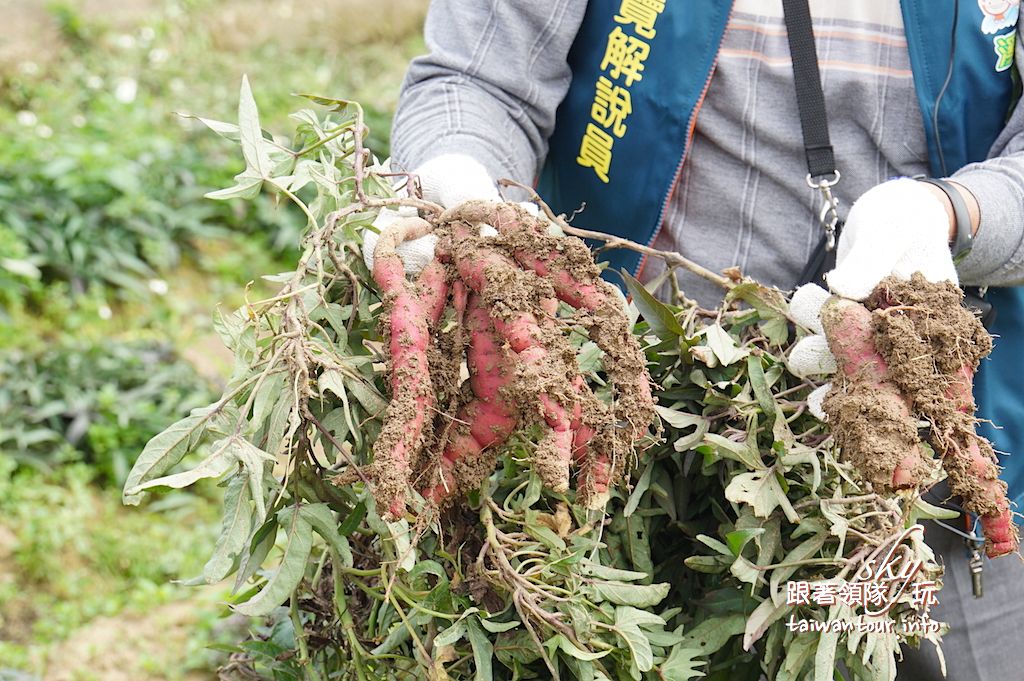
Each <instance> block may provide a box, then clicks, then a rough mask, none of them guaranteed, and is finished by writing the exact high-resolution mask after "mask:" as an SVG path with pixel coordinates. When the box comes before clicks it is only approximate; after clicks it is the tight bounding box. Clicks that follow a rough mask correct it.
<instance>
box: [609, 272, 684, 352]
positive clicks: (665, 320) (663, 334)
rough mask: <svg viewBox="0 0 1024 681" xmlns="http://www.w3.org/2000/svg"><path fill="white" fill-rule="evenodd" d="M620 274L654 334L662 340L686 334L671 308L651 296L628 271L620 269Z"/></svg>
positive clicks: (634, 302)
mask: <svg viewBox="0 0 1024 681" xmlns="http://www.w3.org/2000/svg"><path fill="white" fill-rule="evenodd" d="M621 274H622V279H623V281H625V282H626V288H627V289H628V290H629V294H630V295H631V296H633V304H634V305H636V307H637V309H638V310H640V314H642V315H643V317H644V319H645V320H646V321H647V324H648V325H649V326H650V327H651V331H653V332H654V335H655V336H657V337H658V338H660V339H662V340H669V339H671V338H679V337H680V336H685V335H686V331H685V330H684V329H683V327H682V326H681V325H680V324H679V320H678V319H676V316H675V315H674V314H672V310H670V309H669V308H668V307H667V306H666V305H665V304H664V303H662V302H660V301H658V299H657V298H655V297H654V296H652V295H651V293H650V291H648V290H647V289H646V288H645V287H644V285H643V284H641V283H640V282H639V281H637V280H636V279H634V278H633V277H632V276H631V275H630V274H629V272H626V271H625V270H622V271H621Z"/></svg>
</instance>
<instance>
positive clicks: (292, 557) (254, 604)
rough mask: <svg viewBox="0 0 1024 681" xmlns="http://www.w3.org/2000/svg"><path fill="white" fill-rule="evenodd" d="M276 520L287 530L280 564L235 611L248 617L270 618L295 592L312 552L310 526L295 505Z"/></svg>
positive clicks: (282, 512)
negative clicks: (252, 595) (261, 587)
mask: <svg viewBox="0 0 1024 681" xmlns="http://www.w3.org/2000/svg"><path fill="white" fill-rule="evenodd" d="M278 519H279V521H280V522H281V524H282V525H283V526H285V527H286V528H287V530H286V537H287V539H286V541H285V545H284V556H283V557H282V558H281V564H280V565H279V566H278V568H277V570H276V571H275V572H274V574H273V575H272V576H271V577H270V579H269V580H267V583H266V585H265V586H264V587H263V589H261V590H260V592H259V593H258V594H256V596H254V597H253V598H252V599H250V600H249V601H247V602H245V603H241V604H239V605H236V606H235V608H234V609H235V610H236V611H237V612H240V613H242V614H243V615H247V616H249V617H263V616H264V615H269V614H270V613H271V612H272V611H273V610H274V608H276V607H278V606H279V605H281V603H283V602H284V601H285V600H286V599H287V598H288V597H289V596H290V595H291V593H292V592H293V591H295V589H296V588H297V587H298V586H299V582H301V581H302V577H303V576H304V575H305V573H306V563H307V562H308V561H309V554H310V552H311V551H312V549H313V527H312V526H311V525H310V524H309V523H308V522H307V521H306V519H305V518H303V516H302V514H301V513H297V512H296V509H295V507H294V506H290V507H288V508H285V509H282V510H281V511H280V513H278Z"/></svg>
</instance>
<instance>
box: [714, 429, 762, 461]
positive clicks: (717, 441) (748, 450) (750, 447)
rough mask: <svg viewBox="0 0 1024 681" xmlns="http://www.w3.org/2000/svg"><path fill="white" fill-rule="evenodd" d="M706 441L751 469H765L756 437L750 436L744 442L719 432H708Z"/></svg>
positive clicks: (727, 456) (728, 457)
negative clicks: (731, 438) (736, 440)
mask: <svg viewBox="0 0 1024 681" xmlns="http://www.w3.org/2000/svg"><path fill="white" fill-rule="evenodd" d="M704 442H705V443H707V444H709V445H711V446H712V447H714V448H715V449H716V450H718V452H719V454H720V455H721V456H723V457H725V458H726V459H732V460H733V461H739V462H740V463H742V464H743V465H744V466H746V467H747V468H749V469H751V470H763V469H764V467H765V466H764V461H762V460H761V452H760V451H759V450H758V448H757V439H756V437H749V436H748V437H747V439H746V440H745V441H743V442H735V441H734V440H730V439H729V438H726V437H723V436H721V435H719V434H718V433H708V434H707V435H705V436H704Z"/></svg>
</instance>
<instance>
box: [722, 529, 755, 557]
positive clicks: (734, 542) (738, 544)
mask: <svg viewBox="0 0 1024 681" xmlns="http://www.w3.org/2000/svg"><path fill="white" fill-rule="evenodd" d="M762 534H764V528H763V527H752V528H749V529H746V530H733V531H732V532H730V533H729V534H727V535H725V543H726V544H728V545H729V550H730V551H732V555H734V556H738V555H740V553H742V552H743V547H744V546H746V545H747V542H749V541H750V540H751V539H753V538H754V537H758V536H760V535H762Z"/></svg>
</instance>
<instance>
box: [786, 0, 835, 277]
mask: <svg viewBox="0 0 1024 681" xmlns="http://www.w3.org/2000/svg"><path fill="white" fill-rule="evenodd" d="M782 11H783V14H784V16H785V21H786V35H787V37H788V38H789V52H790V56H791V58H792V60H793V82H794V83H795V85H796V105H797V109H798V110H799V112H800V129H801V132H802V133H803V138H804V154H805V155H806V157H807V181H808V183H809V184H810V185H811V186H812V187H816V186H818V185H817V184H815V182H816V181H817V178H822V179H821V180H820V181H821V182H825V183H826V184H827V183H828V182H830V181H831V182H832V183H834V182H835V181H838V179H839V173H838V172H837V171H836V160H835V154H834V152H833V151H832V142H831V140H830V139H829V135H828V115H827V114H826V113H825V95H824V93H822V90H821V73H820V72H819V70H818V50H817V48H816V47H815V46H814V31H813V30H812V26H811V10H810V8H809V7H808V4H807V0H782ZM825 197H826V199H827V200H831V199H832V195H831V192H830V191H827V192H826V193H825ZM828 208H829V206H825V208H824V209H823V210H827V209H828ZM832 209H833V210H834V204H832ZM823 214H824V213H823ZM822 222H823V223H824V218H823V219H822ZM841 228H842V225H840V224H836V226H835V232H834V233H833V234H832V235H831V236H829V235H827V234H823V235H822V237H821V239H820V240H819V242H818V244H817V245H816V246H815V248H814V251H813V252H812V253H811V258H810V260H808V262H807V264H806V265H805V266H804V270H803V272H801V273H800V280H799V281H798V282H797V285H801V284H806V283H809V282H814V283H816V284H819V285H822V286H824V285H825V273H826V272H828V271H829V270H831V269H832V268H834V267H835V264H836V253H835V249H834V248H833V247H832V246H833V245H834V243H835V239H836V238H838V236H839V230H840V229H841Z"/></svg>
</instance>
